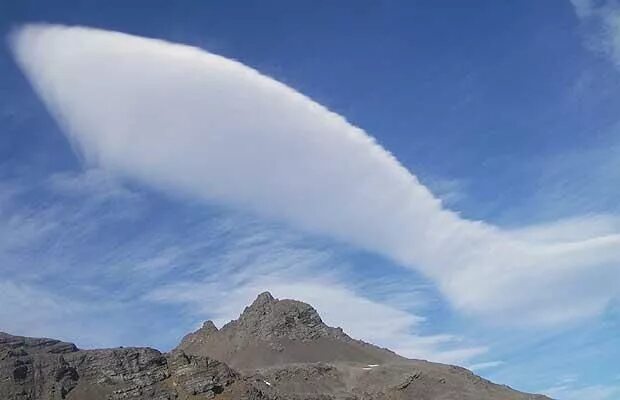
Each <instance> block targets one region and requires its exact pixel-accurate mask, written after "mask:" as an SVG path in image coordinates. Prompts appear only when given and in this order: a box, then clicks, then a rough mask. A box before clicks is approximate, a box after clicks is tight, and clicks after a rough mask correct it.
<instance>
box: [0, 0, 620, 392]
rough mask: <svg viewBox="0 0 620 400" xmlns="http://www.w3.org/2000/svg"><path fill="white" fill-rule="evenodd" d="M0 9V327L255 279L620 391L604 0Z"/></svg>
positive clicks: (567, 383)
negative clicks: (77, 27) (152, 39)
mask: <svg viewBox="0 0 620 400" xmlns="http://www.w3.org/2000/svg"><path fill="white" fill-rule="evenodd" d="M41 22H44V23H51V24H61V25H69V26H71V25H79V26H85V27H90V28H98V29H102V30H105V31H118V32H123V33H127V34H131V35H137V36H140V37H147V38H157V39H163V40H165V41H167V42H172V43H179V44H184V45H191V46H196V47H198V48H200V49H203V50H205V51H206V52H208V53H200V52H198V51H194V50H191V51H190V50H187V48H177V47H175V46H174V45H172V44H169V43H164V42H152V41H145V42H141V41H135V40H134V39H132V38H131V37H128V36H115V35H110V34H108V33H106V32H103V33H101V32H99V31H89V30H84V29H73V30H72V29H67V28H62V27H61V28H59V27H49V26H47V27H45V26H43V27H41V26H34V27H33V26H32V25H29V26H30V28H24V29H22V30H17V31H16V30H15V29H19V28H20V27H23V26H24V24H31V23H41ZM0 30H1V34H2V35H3V37H6V38H7V40H6V41H4V42H3V46H2V47H1V48H0V76H2V77H3V78H2V79H0V92H1V93H2V99H3V100H4V101H3V102H2V103H0V118H1V119H2V126H3V127H4V128H3V130H2V134H0V265H1V267H0V272H2V274H1V275H0V300H1V301H2V304H3V307H2V309H0V329H1V330H6V331H8V332H11V333H15V334H24V335H33V336H41V335H45V336H53V337H60V338H63V339H67V340H71V341H75V342H77V343H78V344H79V345H81V346H84V347H94V346H117V345H130V344H132V345H150V346H155V347H158V348H161V349H169V348H171V347H173V346H174V345H175V344H176V343H177V342H178V340H179V339H180V338H181V337H182V336H183V335H184V334H185V333H187V332H188V331H191V330H193V329H194V328H195V327H197V326H198V325H199V324H200V323H201V322H202V321H203V320H205V319H214V320H215V321H216V323H218V324H221V323H223V322H225V321H226V320H228V319H230V318H234V317H235V316H236V315H237V314H238V313H239V312H240V311H241V310H242V308H243V306H244V305H245V304H246V303H247V302H248V301H251V299H252V298H253V297H254V296H255V295H256V294H257V293H258V292H260V291H262V290H271V291H272V292H273V293H274V295H276V296H280V297H296V298H300V299H302V300H306V301H309V302H311V303H312V304H314V305H315V306H316V307H317V308H318V309H319V311H320V312H321V314H322V315H323V316H324V318H325V319H326V320H327V322H329V323H330V324H333V325H341V326H343V328H345V330H347V331H348V332H350V333H351V334H352V335H354V336H356V337H360V338H363V339H366V340H370V341H373V342H375V343H378V344H381V345H384V346H388V347H391V348H394V349H395V350H397V351H400V352H401V353H403V354H405V355H407V356H410V357H418V358H427V359H431V360H436V361H442V362H451V363H458V364H461V365H465V366H469V367H471V368H473V369H474V370H476V372H477V373H479V374H481V375H483V376H485V377H487V378H490V379H492V380H495V381H498V382H500V383H505V384H509V385H511V386H514V387H516V388H518V389H521V390H527V391H536V392H545V393H548V394H550V395H552V396H553V397H557V398H560V399H566V400H571V399H584V398H587V399H591V400H612V399H617V398H618V397H619V396H620V369H619V368H618V366H617V359H618V356H619V355H620V350H618V349H620V339H619V335H618V332H619V329H620V305H619V302H618V297H619V295H620V271H619V267H618V265H619V260H620V259H619V257H618V252H619V251H618V249H619V248H620V247H619V245H618V232H620V217H619V214H620V209H619V207H618V204H620V202H619V200H620V189H619V188H620V186H619V185H618V184H617V183H618V179H619V178H620V139H619V138H620V136H619V132H618V129H619V126H618V122H619V118H618V113H617V110H618V109H619V107H620V96H617V95H616V93H618V91H619V90H620V6H619V5H618V4H616V3H615V2H589V1H586V0H581V1H577V0H575V1H574V2H569V1H545V2H532V1H514V2H503V4H502V3H500V2H496V1H476V2H473V3H468V5H467V6H465V5H464V4H463V2H458V1H454V2H449V1H447V2H442V4H438V2H432V1H420V2H404V1H403V2H383V3H382V2H337V3H336V2H306V3H304V2H295V4H293V3H291V2H285V1H270V2H262V1H261V2H209V3H204V4H203V3H202V2H200V4H199V2H190V1H184V2H175V3H174V4H172V3H171V2H163V1H162V2H132V3H131V4H130V5H128V4H126V3H125V2H116V1H111V2H106V3H105V5H102V4H101V3H100V2H97V3H96V2H88V1H81V2H73V1H56V2H53V3H48V5H47V7H42V6H41V4H40V3H39V2H35V1H32V2H31V1H14V2H6V1H5V2H2V3H1V4H0ZM11 32H13V36H10V33H11ZM16 32H17V34H16ZM9 37H10V38H9ZM41 44H42V45H41ZM66 49H69V51H65V50H66ZM73 49H75V50H73ZM121 50H122V51H121ZM119 54H120V55H121V56H119ZM212 54H217V55H219V56H222V57H224V58H215V57H213V56H212ZM123 57H125V58H123ZM231 59H232V60H237V61H239V62H240V63H241V64H234V63H231V62H230V60H231ZM191 60H196V61H193V62H190V61H191ZM200 63H204V68H202V67H197V66H196V65H199V64H200ZM167 66H170V67H171V68H169V69H168V68H167ZM248 67H249V68H252V69H254V70H256V71H258V72H259V73H260V74H262V75H260V76H259V75H258V74H253V73H250V72H248V71H250V70H249V69H247V68H248ZM177 70H178V71H185V73H184V74H179V75H178V76H177V75H174V71H177ZM170 71H172V72H170ZM268 77H270V78H268ZM271 78H272V79H273V80H275V81H279V82H281V83H283V84H284V85H285V86H281V85H276V84H274V83H273V80H272V79H271ZM151 80H152V81H153V82H156V85H154V86H153V85H149V84H148V82H151ZM145 82H146V83H145ZM33 87H34V89H35V90H33ZM154 87H156V89H153V88H154ZM157 88H161V90H158V89H157ZM294 91H296V92H299V93H301V94H303V95H305V96H307V98H309V99H311V100H313V101H314V102H316V103H318V104H320V105H321V106H323V107H325V108H326V109H327V110H329V111H331V112H333V113H335V114H338V115H339V116H342V117H344V118H345V119H346V120H343V119H340V117H338V116H334V115H333V114H329V113H328V112H327V110H326V109H323V108H317V107H315V106H313V105H311V103H310V100H307V99H306V98H303V99H301V98H299V97H297V94H296V92H294ZM246 93H249V95H244V94H246ZM316 103H312V104H316ZM256 110H258V111H256ZM136 116H138V117H136ZM167 124H173V125H170V126H173V127H174V129H172V130H171V131H169V130H167V128H166V127H167V126H168V125H167ZM214 127H217V128H218V129H216V128H214ZM354 127H359V128H361V129H362V130H363V131H359V130H356V128H354ZM119 132H120V133H119ZM170 132H172V133H170ZM291 132H292V133H291ZM289 133H290V136H287V135H289ZM115 135H116V136H115ZM369 136H370V137H373V138H374V139H376V143H378V146H380V147H378V146H377V145H375V144H373V143H372V142H371V141H369V140H367V139H368V137H369ZM212 137H213V138H216V139H217V140H216V141H210V140H213V139H211V138H212ZM289 137H290V138H292V139H289ZM218 146H220V147H218ZM385 150H387V152H389V153H391V155H392V156H393V158H392V157H390V155H389V154H388V153H386V152H385ZM400 166H402V167H404V168H406V171H404V170H402V169H400ZM407 171H408V172H407ZM412 177H414V178H412ZM427 189H428V190H427ZM429 190H430V192H429ZM431 193H432V194H431ZM437 199H440V200H441V202H440V203H439V202H438V200H437ZM475 221H477V222H475ZM480 249H481V250H480Z"/></svg>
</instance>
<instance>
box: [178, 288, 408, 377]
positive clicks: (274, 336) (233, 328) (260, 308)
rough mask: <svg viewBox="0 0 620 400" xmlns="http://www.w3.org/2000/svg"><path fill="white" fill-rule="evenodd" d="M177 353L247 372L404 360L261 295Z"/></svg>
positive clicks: (308, 310)
mask: <svg viewBox="0 0 620 400" xmlns="http://www.w3.org/2000/svg"><path fill="white" fill-rule="evenodd" d="M178 349H181V350H184V351H186V352H188V353H191V354H197V355H202V356H209V357H212V358H215V359H218V360H221V361H224V362H225V363H227V364H228V365H230V366H231V367H233V368H236V369H240V370H250V369H257V368H264V367H270V366H277V365H284V364H291V363H303V362H337V361H352V362H359V363H366V364H378V363H384V362H387V361H394V360H405V359H404V358H402V357H400V356H398V355H397V354H395V353H393V352H391V351H389V350H387V349H381V348H378V347H376V346H372V345H370V344H368V343H364V342H362V341H360V340H354V339H352V338H351V337H349V336H348V335H346V334H345V333H344V332H343V331H342V329H340V328H332V327H329V326H327V325H326V324H325V323H323V321H322V320H321V317H320V316H319V314H318V313H317V311H316V310H315V309H314V308H312V307H311V306H310V305H308V304H306V303H302V302H300V301H296V300H277V299H274V298H273V296H272V295H271V294H269V293H267V292H266V293H262V294H260V295H259V296H258V297H257V299H256V300H255V301H254V302H253V303H252V304H251V305H250V306H249V307H246V308H245V310H244V311H243V313H242V314H241V316H240V317H239V319H237V320H234V321H231V322H229V323H228V324H226V325H224V326H223V327H222V329H220V330H218V329H217V328H216V327H215V325H214V324H213V322H211V321H207V322H205V323H204V325H203V327H202V328H200V329H199V330H197V331H196V332H194V333H191V334H189V335H187V336H186V337H185V338H183V340H182V341H181V344H180V345H179V346H178Z"/></svg>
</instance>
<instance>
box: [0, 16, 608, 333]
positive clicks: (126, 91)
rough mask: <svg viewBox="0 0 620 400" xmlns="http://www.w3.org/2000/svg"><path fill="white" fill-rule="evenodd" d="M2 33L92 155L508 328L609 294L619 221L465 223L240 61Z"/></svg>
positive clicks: (84, 38) (559, 316) (593, 309)
mask: <svg viewBox="0 0 620 400" xmlns="http://www.w3.org/2000/svg"><path fill="white" fill-rule="evenodd" d="M10 39H11V41H10V43H11V46H12V49H13V51H14V54H15V57H16V59H17V61H18V63H19V65H20V66H21V68H22V70H23V71H24V72H25V74H26V75H27V77H28V78H29V79H30V81H31V83H32V85H33V87H34V88H35V90H36V92H37V93H38V94H39V96H40V97H41V98H42V99H43V100H44V102H45V104H46V105H47V107H48V108H49V110H50V112H51V113H52V114H53V115H54V116H55V118H56V120H57V121H58V123H59V124H60V125H61V127H62V128H63V130H64V132H65V133H66V134H67V136H68V138H69V140H70V142H71V144H72V146H73V147H74V148H75V149H76V151H77V152H78V153H79V154H80V156H82V157H83V158H84V160H85V162H86V163H87V164H88V165H94V166H97V167H101V168H103V169H106V170H108V171H110V172H111V173H113V174H117V175H119V176H122V177H126V178H131V179H133V180H136V181H140V182H142V183H145V184H148V185H151V186H153V187H156V188H159V189H161V190H163V191H165V192H167V193H172V194H173V195H175V196H186V197H191V198H197V199H201V200H204V201H206V202H210V203H218V204H225V205H227V206H230V207H235V208H239V209H243V210H248V211H251V212H253V213H255V214H257V215H260V216H262V217H264V218H272V219H274V220H279V221H285V222H286V223H288V224H290V225H292V226H295V227H297V228H299V229H302V230H305V231H308V232H312V233H315V234H322V235H326V236H329V237H331V238H335V239H337V240H341V241H344V242H347V243H351V244H353V245H356V246H359V247H361V248H364V249H368V250H371V251H375V252H378V253H380V254H383V255H385V256H388V257H390V258H391V259H393V260H395V261H397V262H398V263H400V264H402V265H403V266H407V267H409V268H414V269H416V270H418V271H420V272H422V273H423V274H424V275H426V276H427V277H429V278H431V279H432V280H433V281H434V282H435V283H436V284H437V285H438V287H439V289H440V290H441V291H442V293H443V294H444V295H445V296H446V297H447V298H448V299H449V300H450V302H451V303H452V305H453V306H454V307H456V308H457V309H459V310H462V311H465V312H468V313H472V314H476V315H482V316H491V317H493V318H495V319H498V320H502V319H503V320H504V322H518V323H537V324H555V323H563V322H567V321H571V320H575V319H579V318H584V317H588V316H592V315H596V314H598V313H600V312H601V311H602V310H604V309H605V307H606V305H607V304H608V303H609V301H610V300H611V299H613V298H614V297H616V296H617V295H618V291H619V290H620V289H619V288H618V286H617V285H616V284H615V282H617V281H618V279H620V267H619V264H620V235H619V234H618V231H617V230H613V231H605V232H604V233H600V234H596V235H589V237H587V238H583V237H582V238H577V239H576V238H574V237H568V238H567V237H566V236H565V235H563V234H561V235H560V234H558V232H557V230H556V231H555V233H554V235H552V237H550V236H549V235H548V234H546V237H545V239H544V240H540V232H542V231H544V229H537V232H536V234H531V235H529V234H528V233H527V229H520V230H519V231H518V232H512V231H509V230H504V229H500V228H498V227H495V226H493V225H490V224H488V223H485V222H482V221H471V220H466V219H463V218H461V217H460V216H459V214H458V213H456V212H454V211H451V210H449V209H446V208H444V206H443V205H442V202H441V201H440V200H439V199H438V198H436V197H435V196H434V195H433V194H432V193H431V192H430V191H429V190H428V189H427V188H426V187H425V186H424V185H422V184H421V183H420V182H419V181H418V179H417V178H416V176H415V175H413V174H412V173H411V172H409V171H408V170H407V169H406V168H405V167H403V166H402V165H401V164H400V163H399V162H398V160H396V159H395V158H394V156H392V155H391V154H390V153H389V152H387V151H386V150H385V149H383V148H382V147H381V146H380V145H378V144H377V143H376V142H375V140H374V139H373V138H371V137H370V136H369V135H368V134H367V133H366V132H364V131H363V130H361V129H360V128H357V127H355V126H353V125H351V124H350V123H348V122H347V121H346V120H345V119H344V118H343V117H341V116H340V115H337V114H335V113H333V112H330V111H329V110H327V109H326V108H324V107H323V106H321V105H319V104H317V103H315V102H314V101H312V100H311V99H309V98H307V97H305V96H304V95H302V94H300V93H298V92H296V91H295V90H293V89H291V88H289V87H287V86H285V85H283V84H282V83H279V82H277V81H275V80H273V79H271V78H269V77H267V76H264V75H262V74H260V73H259V72H257V71H256V70H254V69H251V68H249V67H247V66H245V65H243V64H241V63H239V62H236V61H233V60H229V59H226V58H223V57H220V56H218V55H215V54H212V53H209V52H206V51H203V50H200V49H197V48H193V47H189V46H183V45H178V44H172V43H168V42H165V41H162V40H154V39H146V38H141V37H136V36H131V35H126V34H122V33H118V32H109V31H102V30H95V29H88V28H81V27H64V26H53V25H27V26H24V27H22V28H20V29H18V30H16V31H15V32H13V34H12V35H11V38H10ZM455 151H457V149H455ZM597 221H598V220H597ZM566 224H568V225H570V223H568V222H567V223H566ZM539 228H540V227H539ZM569 230H570V229H569ZM548 232H549V229H547V233H548ZM499 315H501V316H502V317H498V316H499Z"/></svg>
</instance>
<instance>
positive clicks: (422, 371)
mask: <svg viewBox="0 0 620 400" xmlns="http://www.w3.org/2000/svg"><path fill="white" fill-rule="evenodd" d="M0 399H2V400H61V399H68V400H147V399H154V400H200V399H216V400H233V399H235V400H405V399H415V400H549V399H548V398H547V397H545V396H540V395H531V394H525V393H521V392H517V391H515V390H513V389H511V388H509V387H506V386H501V385H496V384H494V383H492V382H489V381H487V380H485V379H483V378H480V377H479V376H476V375H474V374H473V373H472V372H470V371H468V370H466V369H464V368H460V367H455V366H450V365H443V364H436V363H431V362H427V361H422V360H411V359H407V358H404V357H401V356H399V355H397V354H395V353H393V352H391V351H389V350H387V349H382V348H379V347H377V346H374V345H371V344H368V343H365V342H362V341H359V340H355V339H352V338H351V337H349V336H348V335H346V334H345V333H344V332H343V331H342V329H340V328H332V327H329V326H327V325H326V324H325V323H324V322H323V321H322V320H321V317H320V316H319V314H318V313H317V311H316V310H315V309H314V308H313V307H312V306H310V305H308V304H306V303H303V302H300V301H296V300H278V299H275V298H274V297H273V296H272V295H271V294H270V293H268V292H265V293H262V294H260V295H259V296H258V297H257V298H256V300H255V301H254V302H253V303H252V304H251V305H250V306H248V307H246V308H245V310H244V311H243V313H242V314H241V315H240V316H239V318H238V319H237V320H234V321H231V322H229V323H228V324H226V325H224V326H223V327H222V328H221V329H218V328H217V327H216V326H215V324H214V323H213V322H211V321H207V322H205V323H204V324H203V326H202V327H201V328H200V329H198V330H197V331H196V332H194V333H190V334H189V335H187V336H186V337H185V338H183V340H182V342H181V343H180V344H179V346H178V347H177V348H176V349H174V350H173V351H171V352H170V353H167V354H162V353H160V352H159V351H157V350H154V349H150V348H117V349H104V350H80V349H78V348H77V347H76V346H75V345H73V344H71V343H64V342H60V341H58V340H53V339H35V338H25V337H20V336H12V335H8V334H4V333H0Z"/></svg>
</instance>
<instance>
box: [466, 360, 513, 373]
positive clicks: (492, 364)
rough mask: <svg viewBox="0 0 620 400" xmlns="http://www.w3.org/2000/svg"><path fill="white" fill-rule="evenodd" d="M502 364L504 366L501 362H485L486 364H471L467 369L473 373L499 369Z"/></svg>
mask: <svg viewBox="0 0 620 400" xmlns="http://www.w3.org/2000/svg"><path fill="white" fill-rule="evenodd" d="M503 364H504V362H503V361H487V362H481V363H476V364H471V365H470V366H469V367H468V368H469V369H471V370H472V371H474V372H479V371H483V370H488V369H491V368H495V367H499V366H500V365H503Z"/></svg>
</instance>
